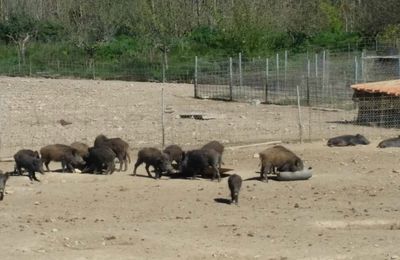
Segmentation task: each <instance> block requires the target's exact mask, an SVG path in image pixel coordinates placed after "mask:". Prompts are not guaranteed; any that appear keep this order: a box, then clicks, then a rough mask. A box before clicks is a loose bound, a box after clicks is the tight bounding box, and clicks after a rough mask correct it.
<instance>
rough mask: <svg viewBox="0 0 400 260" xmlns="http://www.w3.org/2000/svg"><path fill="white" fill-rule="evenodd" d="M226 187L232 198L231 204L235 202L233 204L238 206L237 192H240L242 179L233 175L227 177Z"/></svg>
mask: <svg viewBox="0 0 400 260" xmlns="http://www.w3.org/2000/svg"><path fill="white" fill-rule="evenodd" d="M228 186H229V190H230V191H231V198H232V201H231V203H234V202H235V204H236V205H238V204H239V191H240V188H241V187H242V177H240V176H239V175H237V174H233V175H231V176H229V178H228Z"/></svg>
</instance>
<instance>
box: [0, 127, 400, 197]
mask: <svg viewBox="0 0 400 260" xmlns="http://www.w3.org/2000/svg"><path fill="white" fill-rule="evenodd" d="M369 143H370V142H369V141H368V140H367V139H366V138H365V137H364V136H362V135H360V134H357V135H342V136H338V137H334V138H331V139H329V140H328V143H327V145H328V146H330V147H331V146H354V145H358V144H361V145H368V144H369ZM378 147H380V148H385V147H400V136H399V137H396V138H390V139H386V140H383V141H382V142H380V143H379V145H378ZM223 152H224V146H223V145H222V144H221V143H220V142H218V141H211V142H209V143H207V144H205V145H204V146H202V147H201V148H199V149H194V150H190V151H183V150H182V148H181V147H180V146H178V145H175V144H173V145H169V146H167V147H166V148H165V149H164V150H162V151H161V150H159V149H157V148H153V147H145V148H142V149H141V150H139V152H138V154H137V160H136V163H135V165H134V170H133V173H132V175H136V171H137V168H138V167H139V166H140V165H141V164H143V163H144V164H145V169H146V172H147V174H148V176H149V177H152V178H155V179H158V178H161V176H162V175H168V176H172V175H173V176H178V177H183V178H187V177H189V178H196V176H197V175H201V176H202V177H207V176H211V179H212V180H214V179H216V178H217V179H218V181H221V175H220V169H221V165H222V164H223V162H222V155H223ZM259 158H260V164H261V169H260V179H261V180H262V181H265V182H267V181H268V177H267V176H268V174H277V173H284V172H285V173H289V174H292V173H293V174H295V173H296V172H299V171H302V170H303V169H304V164H303V161H302V159H301V158H300V157H298V156H297V155H296V154H295V153H293V152H292V151H290V150H289V149H287V148H285V147H284V146H282V145H275V146H273V147H270V148H267V149H265V150H264V151H262V152H260V153H259ZM116 160H118V162H119V171H127V169H128V164H129V163H130V162H131V158H130V155H129V144H128V143H127V142H126V141H124V140H122V139H121V138H107V137H106V136H105V135H99V136H97V137H96V139H95V140H94V144H93V146H92V147H89V146H88V145H87V144H84V143H80V142H74V143H72V144H71V145H65V144H52V145H47V146H44V147H42V148H41V149H40V152H37V151H32V150H29V149H22V150H19V151H18V152H17V153H15V154H14V161H15V167H14V171H13V172H11V174H14V175H22V174H23V170H24V171H25V172H27V173H28V177H29V179H30V180H31V181H39V179H37V177H36V175H35V173H36V172H39V173H41V174H44V169H43V165H44V166H45V167H46V170H47V171H50V168H49V164H50V162H52V161H53V162H60V163H61V171H62V172H65V171H68V172H75V170H76V169H79V171H80V172H82V173H93V174H101V173H104V174H112V173H113V172H114V171H115V161H116ZM150 166H151V167H152V168H153V171H154V177H153V176H152V174H151V173H150ZM9 175H10V172H8V173H5V174H3V173H2V172H1V171H0V200H2V199H3V197H4V189H5V184H6V181H7V179H8V178H9ZM241 185H242V178H241V176H239V175H237V174H232V175H230V176H229V178H228V187H229V190H230V193H231V202H232V203H235V204H238V200H239V191H240V188H241Z"/></svg>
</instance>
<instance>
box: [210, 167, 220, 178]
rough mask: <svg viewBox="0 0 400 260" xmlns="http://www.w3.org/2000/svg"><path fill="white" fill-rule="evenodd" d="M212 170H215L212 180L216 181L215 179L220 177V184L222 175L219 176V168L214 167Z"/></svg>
mask: <svg viewBox="0 0 400 260" xmlns="http://www.w3.org/2000/svg"><path fill="white" fill-rule="evenodd" d="M212 168H213V176H212V180H214V179H215V177H218V182H220V181H221V175H220V174H219V170H218V167H217V166H215V165H214V166H212Z"/></svg>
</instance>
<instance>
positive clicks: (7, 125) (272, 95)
mask: <svg viewBox="0 0 400 260" xmlns="http://www.w3.org/2000/svg"><path fill="white" fill-rule="evenodd" d="M376 49H377V48H375V49H373V50H364V51H358V50H348V51H346V52H334V51H323V50H322V51H320V52H318V53H304V54H296V55H291V54H290V53H285V52H283V53H279V54H277V55H274V56H273V57H269V58H261V57H255V58H248V57H243V56H242V55H240V57H239V55H238V56H237V57H234V58H231V59H229V58H224V59H208V58H197V59H193V63H192V65H191V66H189V65H185V66H183V65H182V66H179V68H177V67H174V66H173V65H170V67H169V68H168V70H165V68H164V69H163V66H162V65H160V66H155V67H152V68H150V67H142V68H136V67H130V66H127V67H126V68H125V69H121V66H116V65H115V67H113V66H114V65H113V64H102V63H96V62H95V63H92V64H87V63H62V62H58V61H53V62H47V63H46V62H44V63H43V64H42V65H41V66H39V65H37V64H36V65H35V66H33V64H32V65H30V64H29V63H28V64H26V65H24V66H22V65H19V64H14V65H13V66H11V65H10V66H8V67H7V68H6V67H2V68H1V71H4V70H6V69H8V70H9V73H10V75H13V76H21V75H25V76H26V75H32V76H44V77H52V78H57V77H65V76H66V75H70V76H71V77H72V76H74V75H77V77H81V75H86V77H87V78H92V79H93V78H95V79H136V80H138V78H139V77H143V78H142V79H146V80H149V79H150V81H151V78H152V77H154V81H163V78H164V80H165V81H176V82H180V81H181V80H182V81H187V82H191V81H192V80H193V82H194V83H195V84H194V85H195V89H194V93H195V97H198V98H199V99H193V88H192V87H193V85H185V84H179V85H178V84H172V85H170V84H166V85H159V84H154V83H133V82H127V81H100V80H72V79H53V80H47V79H43V78H40V79H34V78H0V87H1V89H2V92H1V95H0V112H1V113H2V117H1V119H0V120H1V122H0V123H1V124H0V131H1V133H0V154H1V155H2V156H8V155H10V154H13V153H14V152H15V151H17V150H18V149H21V148H32V149H39V148H40V147H41V146H44V145H47V144H50V143H65V144H69V143H72V142H73V141H83V142H86V143H88V144H91V143H92V142H93V140H94V137H95V136H96V135H97V134H100V133H103V134H106V135H108V136H119V137H122V138H124V139H126V140H127V141H128V142H129V143H130V144H131V146H132V147H133V148H139V147H143V146H158V147H161V146H162V144H163V143H165V144H170V143H177V144H181V145H182V146H184V147H193V146H196V145H200V144H203V143H205V142H208V141H210V140H220V141H222V142H224V143H226V144H245V143H254V142H265V141H275V140H281V141H299V140H304V141H311V140H321V139H327V138H330V137H333V136H337V135H342V134H356V133H361V134H364V135H365V136H367V137H368V138H372V139H382V138H386V137H393V136H398V127H399V125H400V116H399V112H400V105H399V104H400V99H399V97H397V96H395V95H390V94H385V93H377V94H373V95H368V94H363V95H355V94H354V91H353V90H352V89H351V87H350V85H351V84H354V83H363V82H370V81H377V80H388V79H397V78H399V75H400V67H399V58H400V57H399V56H397V54H396V55H386V54H385V56H382V55H380V53H379V50H378V51H376ZM196 65H197V66H196ZM168 71H169V72H171V71H178V72H179V73H177V74H176V75H175V76H172V74H168ZM74 73H76V74H74ZM135 73H137V74H135ZM97 75H101V77H98V76H97ZM193 75H195V77H194V78H193ZM174 77H175V80H172V78H174ZM141 84H143V85H141ZM162 86H165V100H164V109H163V108H162V103H163V102H162V101H161V87H162ZM209 99H222V100H232V101H241V102H219V101H214V100H209ZM261 103H264V104H261ZM193 113H194V114H205V115H208V116H209V120H197V119H195V118H194V117H190V116H189V119H188V118H184V117H181V115H191V114H193ZM161 115H163V118H164V119H163V120H161V118H162V117H161ZM61 119H64V120H66V121H70V122H71V123H72V124H71V125H67V126H62V125H61V124H60V123H59V120H61ZM163 122H164V123H163ZM163 135H164V138H163V137H162V136H163ZM163 140H164V141H163Z"/></svg>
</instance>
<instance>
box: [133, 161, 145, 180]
mask: <svg viewBox="0 0 400 260" xmlns="http://www.w3.org/2000/svg"><path fill="white" fill-rule="evenodd" d="M142 163H143V161H142V160H140V159H138V160H137V161H136V163H135V168H134V169H133V175H134V176H135V175H136V169H137V167H139V165H141V164H142Z"/></svg>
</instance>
